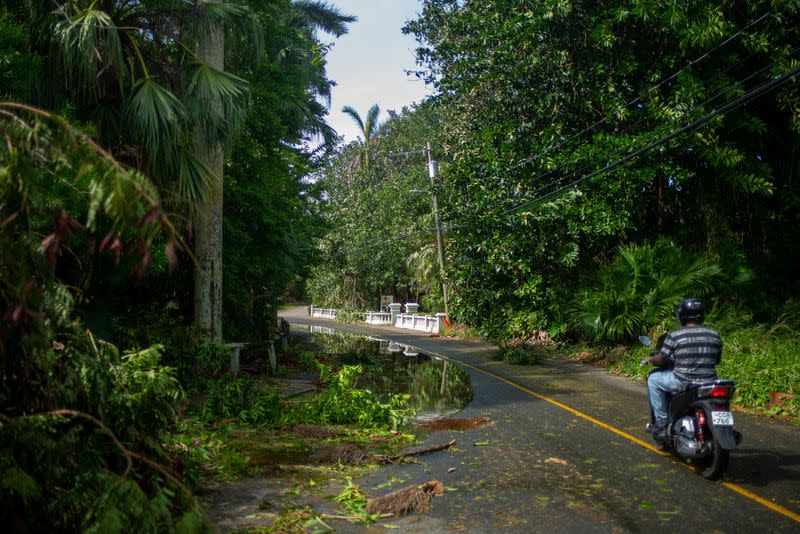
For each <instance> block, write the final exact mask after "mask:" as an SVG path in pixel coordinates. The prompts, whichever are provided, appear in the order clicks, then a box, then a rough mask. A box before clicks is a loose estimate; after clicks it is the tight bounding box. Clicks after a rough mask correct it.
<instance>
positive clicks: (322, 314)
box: [308, 304, 338, 319]
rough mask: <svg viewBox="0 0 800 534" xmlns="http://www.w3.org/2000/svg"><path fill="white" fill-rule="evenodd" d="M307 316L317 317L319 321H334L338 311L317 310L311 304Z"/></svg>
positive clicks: (332, 309)
mask: <svg viewBox="0 0 800 534" xmlns="http://www.w3.org/2000/svg"><path fill="white" fill-rule="evenodd" d="M308 311H309V315H311V317H319V318H321V319H336V314H337V313H338V310H336V309H335V308H317V307H316V306H314V305H313V304H312V305H311V306H309V310H308Z"/></svg>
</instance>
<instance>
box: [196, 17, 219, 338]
mask: <svg viewBox="0 0 800 534" xmlns="http://www.w3.org/2000/svg"><path fill="white" fill-rule="evenodd" d="M197 52H198V53H197V55H198V59H199V60H200V61H201V62H203V63H205V64H207V65H209V66H210V67H213V68H215V69H218V70H223V69H224V68H225V63H224V57H225V38H224V34H223V30H222V28H221V27H219V26H212V27H211V29H210V30H209V31H208V32H207V33H205V34H204V35H201V36H200V40H199V42H198V47H197ZM213 105H216V106H219V109H217V110H216V111H217V112H219V113H220V114H221V113H222V104H221V103H219V102H217V103H215V104H213ZM201 130H203V129H202V128H200V127H198V135H197V155H198V157H200V158H201V159H202V160H203V161H204V162H205V164H206V165H207V166H208V168H209V169H210V170H211V171H212V172H213V174H214V190H213V192H212V195H211V198H210V199H209V201H208V205H207V206H206V208H205V209H201V210H200V211H201V214H200V215H199V217H198V219H197V220H196V222H195V243H194V252H195V255H196V257H197V261H198V269H197V271H196V272H195V278H194V323H195V325H197V326H199V327H200V328H201V329H202V330H204V331H205V332H207V333H208V335H209V337H210V338H211V339H212V340H214V341H221V340H222V184H223V150H222V143H221V142H220V140H219V139H216V138H214V137H212V138H209V137H208V134H207V133H206V132H205V131H201Z"/></svg>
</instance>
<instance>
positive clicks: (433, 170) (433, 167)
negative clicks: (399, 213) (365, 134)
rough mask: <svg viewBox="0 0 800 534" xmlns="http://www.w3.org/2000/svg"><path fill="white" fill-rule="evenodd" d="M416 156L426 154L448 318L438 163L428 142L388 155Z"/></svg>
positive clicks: (445, 310)
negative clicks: (412, 148) (436, 179)
mask: <svg viewBox="0 0 800 534" xmlns="http://www.w3.org/2000/svg"><path fill="white" fill-rule="evenodd" d="M418 154H427V156H428V178H430V180H431V199H432V201H433V221H434V226H435V227H436V228H435V229H436V249H437V251H438V252H439V271H440V272H441V276H442V297H443V298H444V313H445V315H447V317H448V318H449V317H450V301H449V300H448V298H447V277H446V275H445V272H444V246H443V245H442V227H441V224H440V223H439V202H438V200H437V199H436V184H435V182H434V179H435V178H436V176H437V175H438V174H439V162H438V161H435V160H434V159H433V155H432V154H431V143H430V141H428V142H427V143H426V147H425V148H422V149H419V150H405V151H403V152H393V153H391V154H389V156H390V157H401V156H403V157H406V158H407V157H409V156H414V155H418ZM412 192H414V193H421V192H422V191H421V190H416V189H415V190H412Z"/></svg>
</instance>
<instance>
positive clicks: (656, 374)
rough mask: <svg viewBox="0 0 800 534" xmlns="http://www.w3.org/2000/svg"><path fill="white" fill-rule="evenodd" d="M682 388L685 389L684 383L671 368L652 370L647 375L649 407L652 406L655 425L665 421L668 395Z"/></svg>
mask: <svg viewBox="0 0 800 534" xmlns="http://www.w3.org/2000/svg"><path fill="white" fill-rule="evenodd" d="M684 389H686V385H685V384H684V383H683V382H681V381H680V380H679V379H678V378H677V377H676V376H675V374H674V373H673V372H672V369H661V370H658V371H653V372H652V373H650V376H648V377H647V391H648V393H649V396H650V407H651V408H653V416H654V417H655V422H656V425H657V426H664V425H665V424H666V423H667V405H668V403H669V401H668V399H669V395H670V394H672V395H674V394H675V393H680V392H681V391H683V390H684Z"/></svg>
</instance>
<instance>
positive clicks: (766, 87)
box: [500, 66, 800, 216]
mask: <svg viewBox="0 0 800 534" xmlns="http://www.w3.org/2000/svg"><path fill="white" fill-rule="evenodd" d="M798 73H800V66H798V67H795V68H793V69H791V70H790V71H788V72H786V73H784V74H782V75H781V76H778V77H777V78H773V79H772V80H769V81H767V82H764V83H763V84H761V85H759V86H758V87H756V88H755V89H752V90H750V91H748V92H747V93H745V94H743V95H741V96H740V97H738V98H735V99H733V100H731V101H730V102H728V103H727V104H724V105H723V106H721V107H719V108H717V109H715V110H714V111H712V112H710V113H707V114H706V115H704V116H703V117H701V118H699V119H697V120H696V121H694V122H691V123H689V124H687V125H686V126H683V127H682V128H679V129H678V130H676V131H674V132H672V133H670V134H668V135H666V136H664V137H662V138H660V139H658V140H656V141H653V142H651V143H649V144H647V145H645V146H644V147H642V148H640V149H638V150H636V151H635V152H633V153H632V154H628V155H627V156H624V157H622V158H620V159H618V160H617V161H615V162H613V163H607V164H606V165H605V166H604V167H602V168H600V169H597V170H595V171H594V172H591V173H589V174H587V175H586V176H582V177H580V178H578V179H577V180H574V181H572V182H570V183H569V184H567V185H565V186H563V187H560V188H558V189H556V190H554V191H551V192H549V193H547V194H545V195H542V196H540V197H537V198H535V199H533V200H529V201H528V202H524V203H522V204H519V205H517V206H515V207H513V208H511V209H508V210H506V211H504V212H502V213H501V214H500V216H504V215H508V214H509V213H513V212H515V211H519V210H521V209H522V208H525V207H528V206H530V205H532V204H535V203H536V202H540V201H542V200H544V199H546V198H549V197H551V196H553V195H555V194H557V193H560V192H561V191H564V190H566V189H569V188H570V187H574V186H576V185H578V184H579V183H581V182H584V181H586V180H589V179H590V178H593V177H595V176H597V175H599V174H602V173H604V172H607V171H610V170H613V169H616V168H617V167H620V166H622V165H624V164H625V163H627V162H629V161H630V160H632V159H634V158H636V157H638V156H640V155H641V154H643V153H644V152H647V151H649V150H652V149H653V148H655V147H657V146H661V145H663V144H664V143H667V142H668V141H671V140H672V139H674V138H676V137H678V136H680V135H683V134H685V133H688V132H691V131H694V130H697V129H698V128H700V127H702V126H703V125H705V124H706V123H708V122H709V121H710V120H711V119H713V118H714V117H716V116H718V115H722V114H724V113H727V112H728V111H731V110H733V109H736V108H737V107H740V106H742V105H744V104H746V103H747V102H749V101H750V100H753V99H755V98H758V97H759V96H761V95H763V94H764V93H767V92H769V91H771V90H772V89H775V88H777V87H779V86H780V85H783V84H784V83H786V82H787V81H789V80H790V79H791V78H793V77H794V76H796V75H797V74H798Z"/></svg>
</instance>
